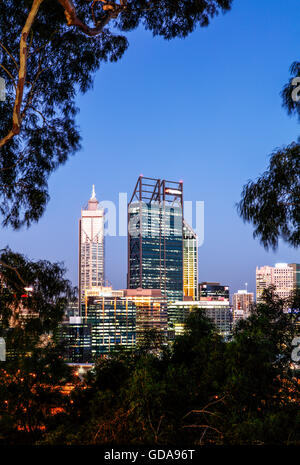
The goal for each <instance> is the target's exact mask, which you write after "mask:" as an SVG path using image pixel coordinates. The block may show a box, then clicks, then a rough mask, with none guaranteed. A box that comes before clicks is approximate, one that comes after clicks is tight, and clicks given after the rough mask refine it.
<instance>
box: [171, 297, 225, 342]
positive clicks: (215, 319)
mask: <svg viewBox="0 0 300 465" xmlns="http://www.w3.org/2000/svg"><path fill="white" fill-rule="evenodd" d="M197 309H200V310H202V311H203V312H204V314H205V315H206V316H207V317H208V318H209V319H210V320H211V321H212V323H214V325H215V327H216V329H217V332H218V333H219V334H220V335H221V336H223V337H224V338H225V339H228V338H229V337H230V336H231V334H232V323H233V316H232V310H231V307H230V304H229V301H216V300H215V301H211V300H207V301H204V300H202V301H197V302H190V301H183V302H179V301H178V302H170V303H169V304H168V335H169V339H170V340H172V339H174V337H175V336H179V335H181V334H183V333H184V330H185V322H186V319H187V318H188V316H189V315H190V314H191V312H193V311H196V310H197Z"/></svg>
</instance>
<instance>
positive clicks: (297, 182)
mask: <svg viewBox="0 0 300 465" xmlns="http://www.w3.org/2000/svg"><path fill="white" fill-rule="evenodd" d="M291 75H292V76H291V79H290V81H289V82H288V84H287V85H286V86H285V87H284V89H283V91H282V99H283V106H284V108H285V109H286V110H287V112H288V114H289V115H294V116H297V117H298V119H299V121H300V87H299V84H300V63H299V62H295V63H293V64H292V66H291ZM297 86H298V87H297ZM238 212H239V214H240V216H241V217H242V218H243V219H244V221H247V222H250V223H252V224H253V226H254V237H258V238H259V239H260V241H261V243H262V244H263V246H264V247H265V248H269V247H272V248H273V249H276V248H277V246H278V241H279V239H280V238H282V239H283V240H284V241H285V242H287V243H288V244H289V245H291V246H292V247H299V246H300V143H299V141H298V142H293V143H292V144H290V145H288V146H286V147H283V148H281V149H277V150H276V151H275V152H274V153H273V154H272V155H271V160H270V165H269V168H268V171H266V172H265V173H264V174H263V175H262V176H260V177H259V178H258V179H257V180H256V181H254V182H253V181H249V182H248V184H246V185H245V186H244V189H243V192H242V199H241V201H240V203H239V204H238Z"/></svg>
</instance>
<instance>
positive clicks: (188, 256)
mask: <svg viewBox="0 0 300 465" xmlns="http://www.w3.org/2000/svg"><path fill="white" fill-rule="evenodd" d="M183 291H184V297H185V298H190V299H191V300H197V299H198V239H197V234H196V233H195V232H194V231H193V229H192V228H191V227H190V226H189V225H188V224H187V222H186V221H183Z"/></svg>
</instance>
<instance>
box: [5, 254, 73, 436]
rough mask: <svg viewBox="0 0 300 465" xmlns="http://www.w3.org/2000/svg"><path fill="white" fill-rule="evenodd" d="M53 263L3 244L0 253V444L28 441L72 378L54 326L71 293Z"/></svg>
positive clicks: (62, 401) (60, 403)
mask: <svg viewBox="0 0 300 465" xmlns="http://www.w3.org/2000/svg"><path fill="white" fill-rule="evenodd" d="M64 273H65V269H64V267H63V266H62V265H61V264H59V263H54V264H52V263H50V262H48V261H45V260H44V261H41V260H40V261H37V262H32V261H30V260H28V259H27V258H26V257H24V256H22V255H20V254H16V253H13V252H12V251H11V250H10V249H4V250H2V251H1V255H0V336H1V337H4V339H5V342H6V361H5V362H0V444H1V443H5V444H18V443H30V444H32V443H34V442H35V441H37V440H38V439H39V438H40V437H41V435H43V434H44V432H45V430H46V429H47V428H49V427H50V425H51V424H52V423H53V421H54V419H55V414H56V413H57V412H59V411H61V409H64V406H65V405H66V402H67V397H66V396H64V395H63V392H62V388H63V387H64V386H65V385H66V383H67V382H70V381H73V378H72V373H71V370H70V368H69V367H68V366H67V365H66V364H65V362H64V361H63V359H62V356H61V353H62V349H61V347H60V346H59V345H58V344H57V342H56V338H55V335H56V330H57V328H58V324H59V322H60V321H61V320H62V317H63V314H64V310H65V308H66V305H67V302H68V300H69V299H71V298H72V296H73V295H74V291H73V289H72V287H71V285H70V283H69V281H68V280H66V279H65V278H64Z"/></svg>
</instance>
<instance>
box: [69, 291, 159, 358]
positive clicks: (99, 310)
mask: <svg viewBox="0 0 300 465" xmlns="http://www.w3.org/2000/svg"><path fill="white" fill-rule="evenodd" d="M61 326H62V330H61V334H62V339H63V342H65V345H66V347H68V350H66V352H65V353H66V357H67V361H68V362H71V363H76V362H80V363H93V362H95V360H97V358H99V357H103V356H107V355H108V354H109V353H111V352H112V351H113V350H115V349H117V348H118V347H123V348H125V349H127V350H131V349H133V348H134V347H135V346H136V344H139V343H140V342H142V341H143V337H144V334H145V331H147V330H150V329H155V330H157V331H158V332H159V333H160V334H161V335H162V336H164V337H167V327H168V316H167V302H166V299H165V298H164V297H163V296H162V293H161V291H160V289H125V290H116V291H115V290H113V289H112V288H111V287H99V288H98V289H96V288H94V289H91V290H87V291H86V293H85V299H84V303H83V304H82V310H81V317H76V318H74V317H71V318H70V320H69V321H68V322H64V323H63V324H62V325H61ZM88 341H90V342H89V347H88ZM80 357H82V359H80Z"/></svg>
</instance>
